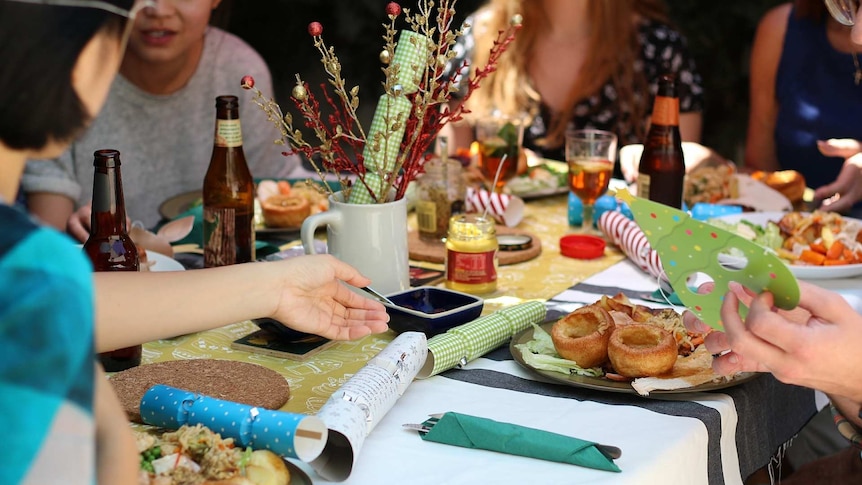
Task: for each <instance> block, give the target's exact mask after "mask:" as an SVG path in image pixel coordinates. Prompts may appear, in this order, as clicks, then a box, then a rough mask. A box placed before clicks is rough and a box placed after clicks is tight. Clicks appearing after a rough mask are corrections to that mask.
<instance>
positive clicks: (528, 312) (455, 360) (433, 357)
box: [417, 301, 547, 379]
mask: <svg viewBox="0 0 862 485" xmlns="http://www.w3.org/2000/svg"><path fill="white" fill-rule="evenodd" d="M546 311H547V310H546V309H545V304H544V303H542V302H540V301H529V302H526V303H521V304H518V305H514V306H510V307H508V308H503V309H502V310H497V311H496V312H494V313H492V314H490V315H485V316H484V317H479V318H477V319H476V320H473V321H472V322H470V323H465V324H464V325H459V326H457V327H454V328H452V329H449V331H447V332H446V333H441V334H438V335H435V336H433V337H431V338H430V339H429V340H428V354H429V355H428V359H427V360H426V361H425V366H423V367H422V369H421V370H420V371H419V374H418V375H417V377H418V378H420V379H424V378H426V377H431V376H433V375H436V374H439V373H441V372H443V371H445V370H449V369H451V368H453V367H455V366H456V365H458V364H459V363H463V362H465V361H466V362H470V361H471V360H473V359H476V358H477V357H481V356H483V355H485V354H487V353H488V352H490V351H492V350H494V349H496V348H497V347H499V346H501V345H503V344H504V343H506V342H507V341H508V340H509V339H511V338H512V336H513V335H515V334H516V333H518V332H520V331H521V330H524V329H525V328H527V327H529V326H530V324H532V323H540V322H542V321H543V320H544V319H545V313H546Z"/></svg>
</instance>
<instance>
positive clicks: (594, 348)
mask: <svg viewBox="0 0 862 485" xmlns="http://www.w3.org/2000/svg"><path fill="white" fill-rule="evenodd" d="M613 329H614V319H613V318H611V315H610V313H608V312H607V310H605V309H604V308H602V307H601V306H599V305H588V306H584V307H581V308H578V309H577V310H575V311H573V312H572V313H570V314H568V315H566V316H565V317H563V318H561V319H559V320H558V321H557V323H555V324H554V327H553V328H552V329H551V339H552V340H553V341H554V348H555V349H557V353H558V354H560V356H561V357H563V358H564V359H568V360H573V361H575V362H577V364H578V365H579V366H581V367H583V368H584V369H587V368H590V367H597V366H600V365H602V364H603V363H604V362H605V361H607V360H608V340H609V339H610V336H611V332H612V331H613Z"/></svg>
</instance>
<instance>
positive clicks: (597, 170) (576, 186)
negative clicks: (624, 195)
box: [566, 129, 617, 233]
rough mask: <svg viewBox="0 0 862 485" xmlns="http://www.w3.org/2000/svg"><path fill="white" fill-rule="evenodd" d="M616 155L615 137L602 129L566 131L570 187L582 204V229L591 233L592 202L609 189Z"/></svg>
mask: <svg viewBox="0 0 862 485" xmlns="http://www.w3.org/2000/svg"><path fill="white" fill-rule="evenodd" d="M616 156H617V136H616V135H615V134H613V133H611V132H610V131H604V130H589V129H579V130H569V131H567V132H566V162H567V163H568V165H569V190H571V191H572V193H574V194H575V195H577V196H578V198H579V199H581V202H582V203H583V206H584V213H583V221H582V222H581V232H584V233H592V232H595V231H594V230H593V205H594V204H595V203H596V199H598V198H599V197H601V196H602V195H604V193H605V192H607V191H608V183H609V182H610V181H611V176H613V173H614V161H615V160H616Z"/></svg>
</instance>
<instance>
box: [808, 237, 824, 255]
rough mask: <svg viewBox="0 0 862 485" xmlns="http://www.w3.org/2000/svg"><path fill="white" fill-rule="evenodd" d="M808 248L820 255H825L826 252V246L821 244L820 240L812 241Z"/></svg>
mask: <svg viewBox="0 0 862 485" xmlns="http://www.w3.org/2000/svg"><path fill="white" fill-rule="evenodd" d="M808 247H810V248H811V250H812V251H814V252H816V253H820V254H826V251H827V249H826V245H825V244H823V242H822V241H820V240H817V241H814V242H813V243H811V244H809V245H808Z"/></svg>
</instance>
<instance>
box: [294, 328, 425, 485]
mask: <svg viewBox="0 0 862 485" xmlns="http://www.w3.org/2000/svg"><path fill="white" fill-rule="evenodd" d="M427 357H428V342H427V341H426V339H425V334H424V333H421V332H404V333H402V334H401V335H399V336H398V337H396V338H395V340H393V341H392V342H390V343H389V345H387V346H386V348H385V349H383V350H382V351H380V353H379V354H377V356H376V357H374V358H373V359H371V360H370V361H369V362H368V363H367V364H365V367H363V368H362V369H359V372H357V373H356V374H354V375H353V377H351V378H350V380H348V381H347V382H345V383H344V385H342V386H341V388H339V389H338V390H337V391H335V392H334V393H333V394H332V396H330V398H329V400H328V401H326V404H324V405H323V407H322V408H321V409H320V411H319V412H318V413H317V417H318V418H320V419H321V420H322V421H323V422H324V423H325V424H326V427H327V428H328V429H329V440H328V441H327V443H326V447H325V448H324V449H323V452H322V453H321V454H320V456H319V457H318V458H317V459H316V460H314V461H312V462H311V466H312V467H313V468H314V469H315V470H316V471H317V473H318V474H319V475H320V476H321V477H323V478H325V479H326V480H332V481H343V480H346V479H347V478H348V477H349V476H350V473H351V471H352V470H353V466H354V464H355V463H356V458H357V457H358V455H359V451H360V449H361V448H362V444H363V443H364V442H365V438H366V437H367V436H368V434H369V433H371V430H373V429H374V427H375V426H376V425H377V423H379V422H380V420H381V419H383V417H384V416H385V415H386V413H387V412H389V410H390V409H391V408H392V406H393V405H394V404H395V401H397V400H398V398H399V397H401V395H402V394H403V393H404V391H405V390H406V389H407V386H409V385H410V383H411V382H412V381H413V378H414V377H416V374H417V373H418V372H419V369H421V368H422V366H423V364H424V363H425V359H426V358H427Z"/></svg>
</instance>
